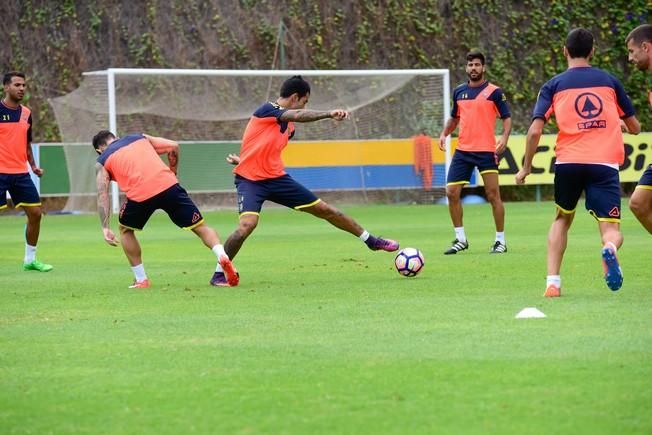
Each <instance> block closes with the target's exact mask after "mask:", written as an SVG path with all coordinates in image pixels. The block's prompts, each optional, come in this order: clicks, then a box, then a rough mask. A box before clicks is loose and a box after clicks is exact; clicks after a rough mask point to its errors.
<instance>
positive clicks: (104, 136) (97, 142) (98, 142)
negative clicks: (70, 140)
mask: <svg viewBox="0 0 652 435" xmlns="http://www.w3.org/2000/svg"><path fill="white" fill-rule="evenodd" d="M109 139H115V135H114V134H113V133H111V132H110V131H109V130H102V131H100V132H99V133H97V134H96V135H95V136H93V148H95V149H96V150H97V149H99V148H100V147H101V146H104V145H106V142H107V141H108V140H109Z"/></svg>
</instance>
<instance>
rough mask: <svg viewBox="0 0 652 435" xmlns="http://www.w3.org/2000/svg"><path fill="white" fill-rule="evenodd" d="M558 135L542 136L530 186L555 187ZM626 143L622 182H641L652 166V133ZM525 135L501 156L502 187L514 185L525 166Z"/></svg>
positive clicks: (513, 140) (628, 137)
mask: <svg viewBox="0 0 652 435" xmlns="http://www.w3.org/2000/svg"><path fill="white" fill-rule="evenodd" d="M556 137H557V135H554V134H547V135H543V136H541V140H540V141H539V148H538V150H537V153H536V154H535V155H534V159H533V160H532V174H530V175H529V176H528V178H527V181H526V182H527V183H528V184H553V182H554V175H555V174H554V166H555V139H556ZM623 139H624V141H625V162H624V163H623V165H622V166H621V167H620V181H621V182H628V181H638V180H639V178H641V175H642V174H643V172H644V171H645V169H646V168H647V167H648V166H649V165H650V164H652V133H641V134H639V135H637V136H633V135H630V134H625V135H623ZM524 155H525V136H520V135H519V136H516V135H515V136H511V137H510V138H509V143H508V147H507V149H506V150H505V152H504V153H503V155H502V156H501V159H500V164H499V166H498V170H499V179H500V184H501V185H502V186H508V185H514V184H516V182H515V181H514V176H515V175H516V173H517V172H518V171H519V169H521V167H522V166H523V156H524Z"/></svg>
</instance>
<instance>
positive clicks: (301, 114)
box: [278, 109, 349, 122]
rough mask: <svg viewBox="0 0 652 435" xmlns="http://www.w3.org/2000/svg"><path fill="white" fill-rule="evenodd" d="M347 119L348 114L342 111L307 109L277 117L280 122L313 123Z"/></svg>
mask: <svg viewBox="0 0 652 435" xmlns="http://www.w3.org/2000/svg"><path fill="white" fill-rule="evenodd" d="M348 117H349V112H347V111H346V110H344V109H335V110H309V109H291V110H286V111H285V112H283V114H282V115H281V116H279V118H278V119H279V120H281V121H286V122H287V121H292V122H313V121H319V120H320V119H327V118H331V119H334V120H336V121H342V120H344V119H347V118H348Z"/></svg>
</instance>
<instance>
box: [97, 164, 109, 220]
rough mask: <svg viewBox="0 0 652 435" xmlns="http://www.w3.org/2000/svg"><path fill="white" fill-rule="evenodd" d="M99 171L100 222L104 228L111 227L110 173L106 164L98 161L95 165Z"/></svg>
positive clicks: (98, 201)
mask: <svg viewBox="0 0 652 435" xmlns="http://www.w3.org/2000/svg"><path fill="white" fill-rule="evenodd" d="M95 170H96V172H97V212H98V213H99V215H100V223H101V224H102V228H109V220H110V218H111V204H110V201H109V183H110V181H111V179H110V178H109V173H108V172H107V171H106V169H105V168H104V166H102V165H101V164H99V163H97V164H96V165H95Z"/></svg>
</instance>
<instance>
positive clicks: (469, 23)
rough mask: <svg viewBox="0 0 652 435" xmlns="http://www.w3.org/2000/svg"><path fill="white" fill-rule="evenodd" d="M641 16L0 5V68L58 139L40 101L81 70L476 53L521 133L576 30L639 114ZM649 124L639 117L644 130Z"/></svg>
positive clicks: (405, 59)
mask: <svg viewBox="0 0 652 435" xmlns="http://www.w3.org/2000/svg"><path fill="white" fill-rule="evenodd" d="M647 21H649V2H648V0H611V1H595V0H550V1H546V2H541V1H538V0H521V1H502V0H356V1H350V0H239V1H237V0H77V1H75V0H61V1H57V2H53V1H49V0H7V1H4V2H3V25H2V26H1V27H0V38H1V39H2V41H3V44H2V45H0V63H1V65H2V67H3V69H4V70H9V69H18V70H22V71H25V72H26V73H27V74H28V75H29V87H30V92H29V95H28V98H27V103H28V104H29V105H30V106H31V107H32V109H33V111H34V116H35V119H36V125H35V131H34V138H35V140H38V141H56V140H58V139H59V132H58V129H57V126H56V122H55V120H54V117H53V114H52V110H51V108H50V106H49V104H48V98H51V97H56V96H59V95H63V94H65V93H67V92H70V91H72V90H74V89H75V88H76V87H77V86H78V84H79V82H80V80H81V73H82V72H84V71H89V70H99V69H105V68H108V67H158V68H161V67H162V68H234V69H269V68H279V67H280V66H283V67H284V68H288V69H353V68H355V69H364V68H374V69H376V68H450V69H451V71H452V77H453V80H454V82H461V81H463V80H464V79H465V75H464V69H463V66H464V54H465V53H466V52H467V51H468V50H470V49H479V50H482V51H483V52H485V54H486V55H487V57H488V67H489V76H490V79H491V80H494V81H495V82H496V83H498V84H499V85H501V86H502V87H503V88H504V90H505V92H506V94H507V96H508V98H509V100H510V104H511V106H512V111H513V114H514V121H515V130H516V131H517V132H518V131H520V132H524V131H525V129H526V128H527V125H528V123H529V116H530V112H531V110H532V106H533V104H534V101H535V99H536V94H537V91H538V89H539V87H540V86H541V85H542V84H543V83H544V82H545V81H546V80H548V79H549V78H550V77H551V76H553V75H555V74H557V73H559V72H561V71H563V70H564V69H565V68H566V62H565V59H564V58H563V54H562V46H563V40H564V38H565V35H566V33H567V32H568V30H569V29H571V28H573V27H578V26H582V27H587V28H589V29H591V30H592V31H593V32H594V35H595V36H596V57H595V59H594V65H596V66H598V67H601V68H604V69H606V70H608V71H610V72H612V73H613V74H615V75H616V76H617V77H619V78H620V79H621V80H622V81H623V83H624V84H625V87H626V89H627V91H628V92H629V93H630V95H631V96H632V98H633V100H634V102H635V105H636V107H637V109H638V110H639V111H646V110H647V107H646V104H647V103H646V92H647V89H648V84H647V82H646V78H645V76H644V74H643V73H642V72H638V71H635V70H634V69H633V68H632V67H631V66H630V65H628V64H627V54H626V50H625V44H624V38H625V36H626V35H627V33H628V32H629V31H630V30H631V29H633V28H634V27H636V26H637V25H639V24H641V23H644V22H647ZM279 36H280V38H279ZM651 118H652V117H650V116H641V120H642V122H643V127H644V129H646V130H648V131H649V130H652V121H651ZM432 133H436V132H432Z"/></svg>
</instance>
